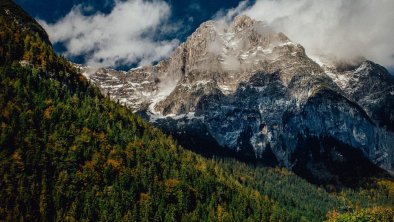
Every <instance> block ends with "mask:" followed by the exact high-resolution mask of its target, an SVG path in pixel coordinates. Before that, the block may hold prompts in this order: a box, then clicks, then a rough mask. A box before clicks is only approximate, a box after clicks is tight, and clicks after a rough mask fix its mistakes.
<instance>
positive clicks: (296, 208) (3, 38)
mask: <svg viewBox="0 0 394 222" xmlns="http://www.w3.org/2000/svg"><path fill="white" fill-rule="evenodd" d="M1 3H4V2H3V1H2V2H1ZM6 3H7V7H8V6H10V7H8V8H0V11H3V10H9V11H8V12H7V13H5V15H3V14H1V15H0V30H1V31H0V42H1V43H2V44H1V45H0V52H1V53H0V166H1V167H0V200H1V201H0V221H322V220H325V219H327V220H329V221H338V220H346V219H349V218H356V219H357V220H363V221H365V220H367V219H376V220H378V221H390V220H391V219H392V215H393V205H394V203H393V199H394V192H393V189H392V188H393V181H392V180H391V179H390V178H388V179H383V178H368V180H362V181H361V180H360V185H362V186H359V187H357V189H348V188H341V189H338V190H337V187H333V186H327V187H326V189H327V190H328V191H326V190H325V189H322V188H320V187H317V186H315V185H312V184H310V183H308V182H307V181H305V180H304V179H302V178H300V177H298V176H296V175H295V174H294V173H292V172H290V171H288V170H286V169H284V168H265V167H261V166H259V165H256V166H253V165H251V164H246V163H241V162H238V161H236V160H232V159H218V158H211V159H208V158H204V157H202V156H200V155H198V154H195V153H193V152H190V151H188V150H185V149H183V148H182V147H181V146H179V145H177V142H176V141H175V140H173V139H172V138H171V137H170V136H167V135H165V134H163V133H162V132H161V131H160V130H159V129H157V128H155V127H153V126H152V125H151V124H149V123H147V122H146V121H144V120H143V119H141V118H140V117H138V116H137V115H136V114H133V113H132V110H130V109H128V108H126V107H124V106H121V105H119V104H117V103H115V102H113V101H110V100H109V99H107V98H105V97H104V96H102V95H101V93H100V91H99V89H98V88H96V87H94V86H92V85H90V84H88V81H87V79H86V78H84V77H83V76H82V75H81V74H80V73H79V72H78V70H77V69H75V67H74V65H73V64H71V63H70V62H69V61H67V60H66V59H65V58H63V57H61V56H58V55H56V53H54V52H53V49H52V46H51V45H50V44H49V43H47V42H46V40H45V38H41V36H44V37H45V36H47V35H46V33H45V31H44V32H43V31H42V30H43V29H42V28H40V27H39V29H34V28H33V29H30V28H29V27H32V26H30V25H29V24H30V22H33V23H31V24H36V25H37V23H34V20H27V22H28V24H25V23H23V22H21V21H22V20H20V19H21V18H28V17H29V16H28V15H27V14H25V12H23V10H21V9H20V8H19V7H18V6H16V5H14V3H12V2H10V1H7V2H6ZM2 6H3V5H2ZM13 10H16V11H13ZM20 17H21V18H20ZM37 30H41V31H37ZM102 71H103V72H106V71H108V70H102ZM104 77H105V75H104ZM141 78H144V77H141ZM361 182H362V183H361ZM337 191H340V192H337ZM356 219H353V220H356Z"/></svg>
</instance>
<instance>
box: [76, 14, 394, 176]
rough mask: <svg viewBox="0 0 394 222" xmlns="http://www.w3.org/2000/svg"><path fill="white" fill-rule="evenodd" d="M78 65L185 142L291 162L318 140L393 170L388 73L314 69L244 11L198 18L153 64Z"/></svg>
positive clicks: (368, 65) (367, 65)
mask: <svg viewBox="0 0 394 222" xmlns="http://www.w3.org/2000/svg"><path fill="white" fill-rule="evenodd" d="M80 68H81V69H82V70H83V72H84V74H85V75H86V76H87V77H88V79H90V81H92V82H93V83H94V84H96V85H98V86H99V87H100V88H101V90H102V92H103V94H105V95H108V96H110V97H111V99H113V100H115V101H119V102H120V103H122V104H125V105H126V106H128V107H130V108H131V109H133V110H134V111H135V112H139V113H141V114H142V115H143V116H146V117H147V118H149V119H150V120H151V121H152V122H154V123H155V124H156V125H157V126H159V127H161V128H163V129H164V130H165V131H167V132H170V133H172V134H174V135H175V136H179V138H190V140H189V141H188V142H185V143H183V145H185V146H186V147H187V146H188V145H190V146H191V143H193V142H191V141H195V142H194V143H195V145H198V146H203V145H204V140H207V141H208V140H210V143H209V144H211V145H212V144H217V146H218V147H221V148H226V149H229V150H233V151H235V152H238V153H239V154H240V155H248V156H254V157H255V158H260V159H264V158H268V157H267V156H266V153H267V152H269V153H272V154H273V157H272V156H271V157H269V158H275V159H276V162H278V163H279V164H281V165H283V166H286V167H289V168H293V167H297V165H299V164H307V163H300V161H299V160H298V159H297V158H299V152H300V150H301V146H305V144H307V143H305V141H308V140H309V139H311V138H312V139H313V138H320V141H331V142H330V144H320V145H319V144H318V145H314V146H317V147H313V149H318V150H319V149H320V150H331V149H332V150H331V151H330V152H332V153H331V154H332V155H331V154H330V155H331V156H332V157H333V158H334V157H337V156H341V155H344V154H343V153H341V152H342V151H335V150H336V148H338V147H345V146H348V147H353V148H356V149H355V150H358V151H359V152H360V153H362V154H363V155H364V156H365V157H367V158H368V159H369V160H370V161H372V162H374V163H376V164H378V165H379V166H381V167H383V168H385V169H387V170H392V169H393V168H394V158H393V157H394V151H393V150H394V148H393V145H392V144H394V134H393V130H394V129H393V122H394V121H393V119H394V117H393V114H392V113H393V112H391V111H390V110H392V108H393V107H394V106H393V94H394V93H393V86H394V81H393V77H392V76H390V74H389V73H388V72H387V71H386V70H385V69H384V68H383V67H381V66H378V65H376V64H374V63H372V62H369V61H364V62H362V63H361V64H360V65H357V66H355V67H354V66H352V67H350V66H349V67H347V68H345V69H344V68H343V66H339V65H337V66H335V65H330V66H328V65H323V66H320V65H319V64H317V63H316V62H314V61H313V60H312V59H310V58H309V57H308V56H307V55H306V53H305V50H304V48H303V47H302V46H301V45H299V44H296V43H294V42H292V41H291V40H290V39H288V38H287V37H286V36H285V35H284V34H282V33H276V32H274V31H273V30H272V29H271V28H270V27H268V26H267V25H265V24H264V23H263V22H258V21H254V20H252V19H250V18H249V17H246V16H239V17H236V18H235V20H234V22H232V23H231V24H222V23H220V22H214V21H209V22H206V23H204V24H202V25H201V26H200V27H199V28H198V29H197V30H196V32H195V33H193V34H192V35H191V36H190V37H189V38H188V39H187V41H186V42H185V43H183V44H182V45H180V46H179V47H178V48H177V50H176V51H175V52H174V54H173V55H172V56H171V57H170V58H169V59H167V60H164V61H162V62H160V63H159V64H158V65H155V66H147V67H141V68H137V69H133V70H130V71H128V72H118V71H114V70H109V69H99V70H92V69H89V68H87V67H80ZM387 107H389V109H387ZM390 107H391V108H390ZM193 138H198V139H195V140H193ZM212 149H216V148H215V147H212ZM305 155H306V154H305ZM296 157H297V158H296ZM308 158H309V157H308ZM349 158H350V157H349ZM315 159H316V158H315ZM315 159H314V157H313V158H312V157H310V158H309V159H308V161H310V162H313V161H315ZM308 166H309V168H311V169H312V168H314V166H315V165H313V164H310V165H308ZM311 171H312V170H311Z"/></svg>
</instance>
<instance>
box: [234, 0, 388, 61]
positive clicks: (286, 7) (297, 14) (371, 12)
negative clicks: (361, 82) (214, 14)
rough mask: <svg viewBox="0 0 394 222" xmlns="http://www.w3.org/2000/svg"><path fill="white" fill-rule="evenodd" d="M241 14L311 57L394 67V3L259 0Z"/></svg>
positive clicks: (366, 0)
mask: <svg viewBox="0 0 394 222" xmlns="http://www.w3.org/2000/svg"><path fill="white" fill-rule="evenodd" d="M241 4H245V3H241ZM230 13H234V12H233V11H230ZM230 13H229V14H230ZM242 14H246V15H249V16H250V17H252V18H254V19H256V20H261V21H266V22H267V23H268V24H269V25H271V26H272V27H273V28H274V29H275V30H276V31H281V32H283V33H285V34H286V35H287V36H288V37H289V38H290V39H292V40H293V41H295V42H298V43H300V44H302V45H303V46H304V47H305V48H306V51H307V53H308V54H309V55H318V54H327V55H335V56H336V57H337V58H338V59H352V58H355V57H358V56H363V57H366V58H367V59H371V60H373V61H375V62H378V63H380V64H382V65H384V66H387V67H390V66H393V65H394V37H393V36H394V1H393V0H379V1H376V0H330V1H327V0H257V1H256V3H255V4H254V5H253V6H251V7H249V8H247V9H245V10H243V12H242ZM227 15H228V14H227Z"/></svg>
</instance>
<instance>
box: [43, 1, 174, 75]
mask: <svg viewBox="0 0 394 222" xmlns="http://www.w3.org/2000/svg"><path fill="white" fill-rule="evenodd" d="M83 12H84V9H83V7H82V6H81V5H79V6H75V7H74V8H73V9H72V10H71V11H70V13H69V14H68V15H66V16H65V17H64V18H62V19H60V20H59V21H58V22H56V23H55V24H48V23H46V22H45V21H40V23H41V24H42V25H43V26H44V28H45V29H46V30H47V31H48V33H49V36H50V38H51V41H52V42H53V43H57V42H61V43H64V45H65V47H66V49H67V51H66V56H80V55H84V56H85V57H86V60H87V61H86V63H87V64H88V65H90V66H95V67H101V66H117V65H130V64H135V63H139V64H140V65H143V64H147V63H151V62H153V61H158V60H160V59H162V58H164V57H166V56H168V55H169V54H170V53H171V52H172V51H173V49H174V48H175V47H176V46H178V45H179V41H178V40H177V39H173V40H157V38H155V37H156V35H158V34H160V33H163V32H164V33H165V32H168V31H173V30H176V29H177V27H174V26H173V25H170V24H168V18H169V16H170V14H171V10H170V6H169V5H168V4H167V3H165V2H164V1H159V0H153V1H144V0H129V1H120V0H117V1H116V2H115V7H114V8H113V10H112V11H111V12H110V13H109V14H102V13H100V12H97V13H96V14H93V15H89V16H85V15H84V14H83Z"/></svg>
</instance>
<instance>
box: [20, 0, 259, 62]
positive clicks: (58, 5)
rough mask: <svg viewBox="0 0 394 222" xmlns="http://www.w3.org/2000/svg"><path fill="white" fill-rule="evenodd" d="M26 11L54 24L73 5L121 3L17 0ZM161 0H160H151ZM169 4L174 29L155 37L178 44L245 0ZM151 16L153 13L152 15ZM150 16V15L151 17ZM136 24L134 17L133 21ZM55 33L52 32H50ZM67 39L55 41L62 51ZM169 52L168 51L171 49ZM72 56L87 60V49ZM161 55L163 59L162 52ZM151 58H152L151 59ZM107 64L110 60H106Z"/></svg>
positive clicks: (89, 9) (99, 8) (108, 7)
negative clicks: (200, 26)
mask: <svg viewBox="0 0 394 222" xmlns="http://www.w3.org/2000/svg"><path fill="white" fill-rule="evenodd" d="M16 2H17V3H18V4H19V5H21V6H22V7H23V8H24V9H25V10H26V11H28V12H29V13H30V14H31V15H32V16H34V17H35V18H38V19H40V20H41V21H45V22H47V23H48V24H54V23H56V22H58V21H59V20H61V19H62V18H64V17H65V16H67V15H68V14H69V13H70V11H72V9H73V7H74V8H75V7H76V6H79V7H82V8H84V10H82V14H83V15H86V16H94V15H95V14H97V13H104V14H110V13H111V12H112V10H113V9H114V7H116V5H117V4H118V3H117V2H116V0H72V1H71V0H70V1H64V0H35V1H31V0H16ZM151 2H159V1H151ZM165 2H166V4H167V5H168V6H169V12H168V15H165V16H163V17H165V18H162V19H165V20H166V21H165V25H166V26H172V28H173V30H170V31H162V30H159V34H157V33H156V34H157V35H156V36H155V37H154V40H156V41H162V40H168V41H171V40H174V39H176V40H177V42H176V43H174V45H177V44H179V43H181V42H183V41H185V40H186V38H187V37H188V36H189V35H190V34H191V33H192V32H193V31H194V30H195V29H196V28H197V27H198V26H199V25H200V24H201V23H203V22H205V21H207V20H210V19H212V18H213V17H214V16H215V15H217V13H220V12H225V11H226V10H228V9H231V8H235V7H237V6H238V5H239V4H240V2H241V1H239V0H221V1H212V0H190V1H185V0H166V1H165ZM253 2H254V1H249V2H248V4H250V5H251V4H253ZM148 17H149V16H148ZM147 19H149V18H147ZM130 24H132V21H130ZM169 28H171V27H169ZM49 34H50V35H51V34H52V33H50V32H49ZM63 43H64V42H58V43H57V44H55V49H56V51H58V52H60V53H67V50H68V49H67V47H65V46H64V44H63ZM167 54H168V53H167ZM68 57H69V58H71V59H72V60H74V61H75V62H79V63H86V62H87V60H88V59H87V58H86V52H82V54H81V55H75V54H70V53H69V55H68ZM158 59H162V56H159V57H158ZM139 62H140V59H138V58H137V59H132V61H126V62H124V63H122V61H120V62H118V63H111V62H109V64H108V65H109V66H115V67H117V68H124V69H127V68H129V67H133V66H136V65H138V63H139ZM148 62H152V61H151V60H149V61H148ZM104 65H106V64H104Z"/></svg>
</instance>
